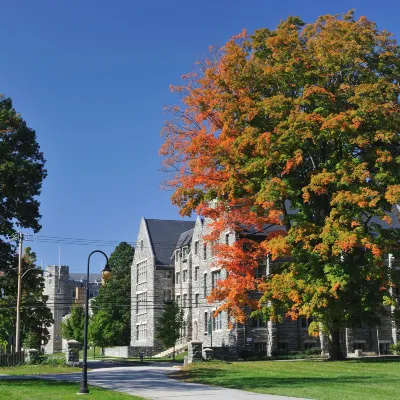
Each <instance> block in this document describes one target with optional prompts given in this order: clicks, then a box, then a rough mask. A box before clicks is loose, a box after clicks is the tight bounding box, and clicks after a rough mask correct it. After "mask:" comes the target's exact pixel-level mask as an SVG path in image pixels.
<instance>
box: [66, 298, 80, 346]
mask: <svg viewBox="0 0 400 400" xmlns="http://www.w3.org/2000/svg"><path fill="white" fill-rule="evenodd" d="M84 326H85V308H84V307H83V306H82V305H77V304H76V305H73V306H72V308H71V314H69V315H67V316H66V317H65V319H64V320H63V321H62V322H61V334H62V337H63V338H64V339H67V340H76V341H78V342H79V343H81V344H82V346H83V335H84Z"/></svg>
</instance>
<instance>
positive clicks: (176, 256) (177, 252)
mask: <svg viewBox="0 0 400 400" xmlns="http://www.w3.org/2000/svg"><path fill="white" fill-rule="evenodd" d="M178 261H179V250H175V262H178Z"/></svg>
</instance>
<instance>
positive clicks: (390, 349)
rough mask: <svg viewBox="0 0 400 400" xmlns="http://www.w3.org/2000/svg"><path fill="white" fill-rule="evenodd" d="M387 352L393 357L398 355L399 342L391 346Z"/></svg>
mask: <svg viewBox="0 0 400 400" xmlns="http://www.w3.org/2000/svg"><path fill="white" fill-rule="evenodd" d="M389 351H390V352H391V353H392V354H395V355H397V354H400V342H397V343H394V344H391V345H390V347H389Z"/></svg>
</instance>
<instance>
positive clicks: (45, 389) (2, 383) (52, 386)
mask: <svg viewBox="0 0 400 400" xmlns="http://www.w3.org/2000/svg"><path fill="white" fill-rule="evenodd" d="M79 387H80V384H79V383H73V382H63V381H45V380H0V393H1V398H2V399H7V400H75V399H81V398H82V396H79V395H77V394H76V392H77V391H78V390H79ZM89 390H90V395H89V396H90V398H91V399H93V400H110V399H112V400H139V399H142V397H136V396H130V395H127V394H123V393H118V392H114V391H111V390H107V389H101V388H97V387H93V386H90V387H89Z"/></svg>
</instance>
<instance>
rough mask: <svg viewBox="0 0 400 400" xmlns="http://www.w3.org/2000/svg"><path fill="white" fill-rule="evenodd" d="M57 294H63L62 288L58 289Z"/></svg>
mask: <svg viewBox="0 0 400 400" xmlns="http://www.w3.org/2000/svg"><path fill="white" fill-rule="evenodd" d="M57 294H61V288H57ZM92 297H93V295H92Z"/></svg>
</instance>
